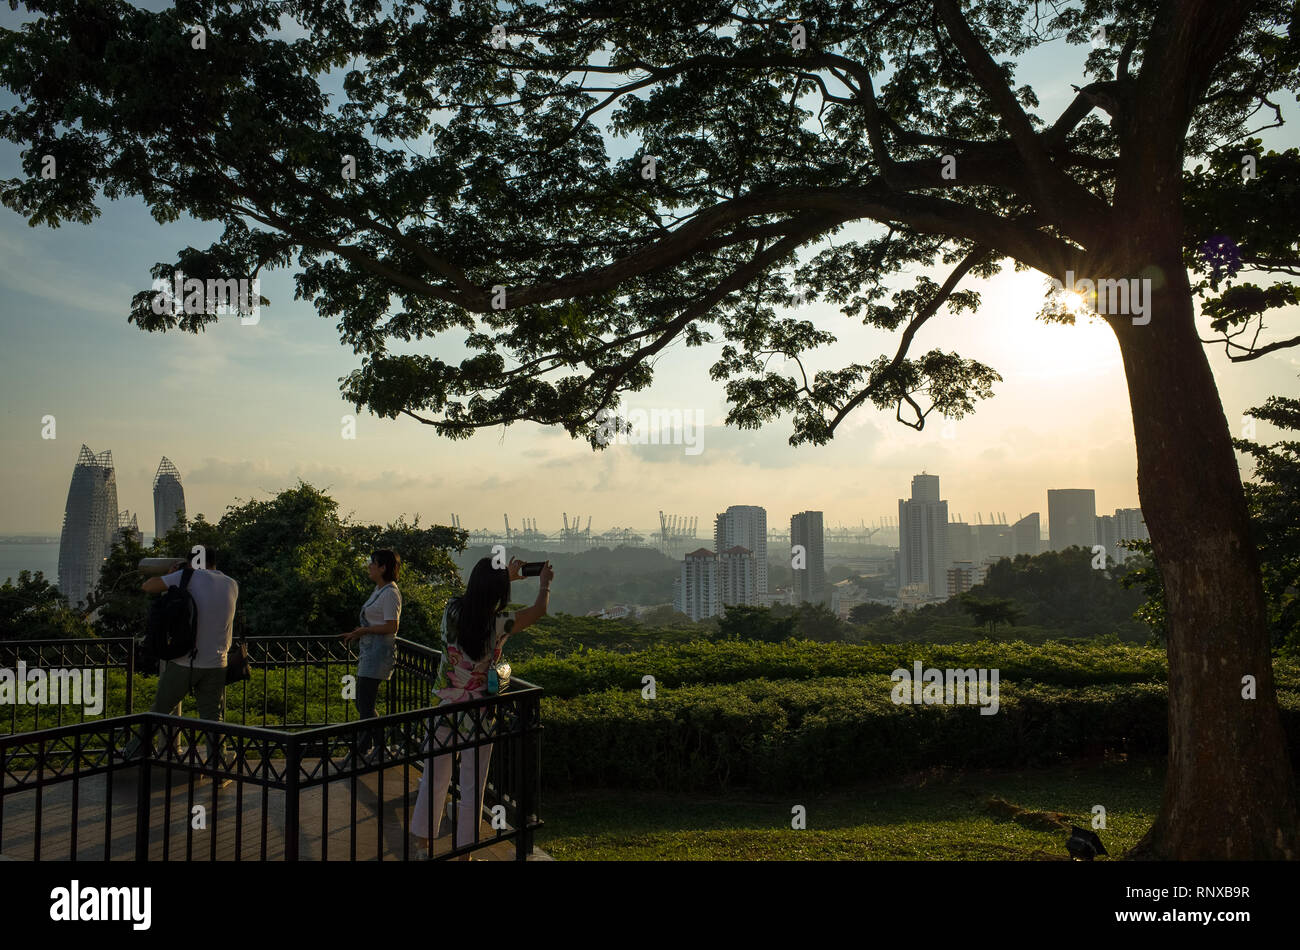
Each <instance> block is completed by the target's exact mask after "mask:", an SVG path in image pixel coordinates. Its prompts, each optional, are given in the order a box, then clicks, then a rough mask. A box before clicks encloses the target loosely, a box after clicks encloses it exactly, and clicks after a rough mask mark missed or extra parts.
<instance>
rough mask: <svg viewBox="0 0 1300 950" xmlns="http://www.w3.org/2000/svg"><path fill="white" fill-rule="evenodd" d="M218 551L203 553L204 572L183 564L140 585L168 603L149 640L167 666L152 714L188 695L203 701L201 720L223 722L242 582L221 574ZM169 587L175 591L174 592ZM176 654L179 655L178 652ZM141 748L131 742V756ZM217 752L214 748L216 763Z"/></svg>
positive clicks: (154, 621)
mask: <svg viewBox="0 0 1300 950" xmlns="http://www.w3.org/2000/svg"><path fill="white" fill-rule="evenodd" d="M217 557H218V555H217V552H216V551H214V550H212V549H211V548H208V549H206V550H205V551H204V560H205V568H204V569H195V568H193V567H191V566H190V565H189V564H188V563H185V562H181V565H178V567H179V569H178V570H175V571H173V572H172V573H170V574H167V575H164V576H163V577H151V578H149V579H148V580H146V581H145V582H144V583H143V584H141V585H140V589H141V590H143V591H144V592H145V593H148V594H164V602H163V603H161V604H158V605H156V607H157V608H161V609H155V611H154V612H153V613H152V614H151V617H150V627H151V629H150V631H149V636H150V640H151V642H152V647H153V649H154V650H155V652H157V653H158V655H159V657H160V659H165V660H166V661H167V662H166V664H165V665H164V666H163V668H162V670H161V671H160V672H159V674H158V692H157V694H156V695H155V696H154V702H153V706H151V707H150V712H158V713H172V712H173V711H174V710H175V709H177V708H179V706H180V702H181V700H182V699H183V698H184V697H185V694H186V693H189V692H193V693H194V695H195V698H196V699H197V700H198V706H199V718H200V719H208V720H212V721H214V722H220V721H222V719H223V717H224V713H225V699H226V654H227V653H228V652H229V651H230V643H231V639H232V635H233V628H234V620H235V605H236V603H237V602H238V600H239V584H238V583H237V582H236V581H235V580H234V579H233V578H230V577H227V576H226V575H225V574H223V573H221V571H219V570H217ZM169 588H170V589H171V590H169ZM177 651H183V652H180V653H179V655H168V654H175V653H176V652H177ZM138 748H139V743H138V742H132V743H131V744H130V745H128V746H127V748H126V749H125V750H124V754H125V755H126V756H128V757H130V756H133V755H134V754H135V751H136V750H137V749H138ZM214 753H215V750H214V749H213V748H212V747H211V745H209V749H208V757H209V759H210V760H214V761H212V764H213V765H217V764H218V763H217V762H216V761H215V754H214Z"/></svg>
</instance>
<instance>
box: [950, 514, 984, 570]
mask: <svg viewBox="0 0 1300 950" xmlns="http://www.w3.org/2000/svg"><path fill="white" fill-rule="evenodd" d="M979 559H980V557H979V545H978V544H977V543H976V538H975V529H974V526H973V525H970V524H967V523H966V522H965V521H950V522H948V561H949V563H955V562H957V561H978V560H979Z"/></svg>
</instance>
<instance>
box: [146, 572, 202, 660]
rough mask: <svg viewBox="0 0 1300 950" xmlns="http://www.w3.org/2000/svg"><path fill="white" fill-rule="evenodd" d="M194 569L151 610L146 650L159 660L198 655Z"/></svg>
mask: <svg viewBox="0 0 1300 950" xmlns="http://www.w3.org/2000/svg"><path fill="white" fill-rule="evenodd" d="M193 576H194V568H192V567H187V568H185V570H184V572H183V573H182V574H181V582H180V584H179V586H176V587H168V588H167V590H166V592H165V593H163V595H162V596H161V597H159V598H158V599H157V600H156V601H154V602H153V604H152V605H151V606H150V607H149V619H148V620H147V621H146V623H145V632H144V644H145V649H146V650H147V651H148V652H149V653H150V654H151V655H152V656H155V657H157V658H158V659H160V660H175V659H177V658H178V657H182V656H185V655H186V654H187V653H188V654H189V655H190V656H191V657H193V656H194V655H195V653H197V652H198V646H197V641H198V632H199V611H198V607H197V605H196V604H195V603H194V595H193V594H191V593H190V592H189V586H190V578H191V577H193Z"/></svg>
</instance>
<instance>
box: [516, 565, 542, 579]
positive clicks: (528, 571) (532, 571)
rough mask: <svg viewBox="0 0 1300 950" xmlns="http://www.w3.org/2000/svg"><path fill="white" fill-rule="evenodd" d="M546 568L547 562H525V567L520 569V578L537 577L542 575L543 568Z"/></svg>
mask: <svg viewBox="0 0 1300 950" xmlns="http://www.w3.org/2000/svg"><path fill="white" fill-rule="evenodd" d="M545 566H546V562H545V561H525V562H524V566H523V567H521V568H520V569H519V576H520V577H537V576H538V575H539V574H541V573H542V568H544V567H545Z"/></svg>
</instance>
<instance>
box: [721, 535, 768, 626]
mask: <svg viewBox="0 0 1300 950" xmlns="http://www.w3.org/2000/svg"><path fill="white" fill-rule="evenodd" d="M718 589H719V596H720V597H721V598H722V608H723V610H726V608H728V607H734V606H737V605H740V606H746V607H757V606H758V605H759V593H758V565H757V562H756V561H755V560H754V553H753V552H752V551H750V550H749V548H743V547H741V546H740V545H739V544H737V545H736V546H735V547H731V548H728V549H727V550H725V551H723V552H722V554H721V555H720V556H719V557H718Z"/></svg>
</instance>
